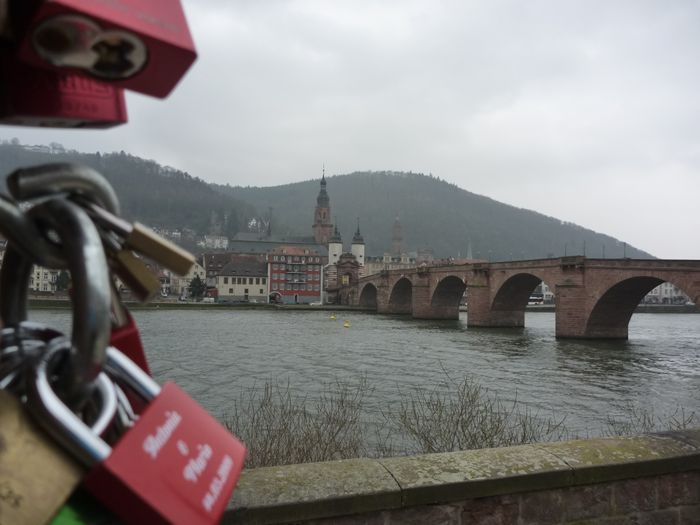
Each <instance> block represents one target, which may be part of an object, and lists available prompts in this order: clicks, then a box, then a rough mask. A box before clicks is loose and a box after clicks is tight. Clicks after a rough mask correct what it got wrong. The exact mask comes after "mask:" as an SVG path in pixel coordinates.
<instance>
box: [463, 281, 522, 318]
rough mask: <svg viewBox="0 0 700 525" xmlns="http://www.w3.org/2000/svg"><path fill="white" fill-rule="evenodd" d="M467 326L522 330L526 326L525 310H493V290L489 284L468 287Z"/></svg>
mask: <svg viewBox="0 0 700 525" xmlns="http://www.w3.org/2000/svg"><path fill="white" fill-rule="evenodd" d="M467 289H468V290H469V292H468V298H469V299H468V302H467V326H480V327H494V328H497V327H502V328H521V327H523V326H525V310H524V309H522V310H517V309H516V310H512V309H510V310H493V309H492V308H491V288H490V286H489V285H488V283H487V284H470V285H467Z"/></svg>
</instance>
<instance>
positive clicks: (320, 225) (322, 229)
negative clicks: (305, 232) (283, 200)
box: [313, 168, 333, 244]
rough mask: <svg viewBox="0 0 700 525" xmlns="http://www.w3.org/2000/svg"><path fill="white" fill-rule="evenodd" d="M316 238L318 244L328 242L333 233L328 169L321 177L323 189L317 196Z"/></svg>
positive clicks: (314, 230) (315, 215) (314, 227)
mask: <svg viewBox="0 0 700 525" xmlns="http://www.w3.org/2000/svg"><path fill="white" fill-rule="evenodd" d="M313 232H314V240H315V241H316V244H327V243H328V240H329V239H330V238H331V235H332V234H333V225H332V224H331V203H330V199H329V198H328V193H326V170H325V168H324V170H323V176H322V177H321V190H320V191H319V192H318V197H316V211H315V212H314V225H313Z"/></svg>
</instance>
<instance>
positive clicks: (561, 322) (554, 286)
mask: <svg viewBox="0 0 700 525" xmlns="http://www.w3.org/2000/svg"><path fill="white" fill-rule="evenodd" d="M540 282H544V283H546V284H547V286H549V288H550V289H551V290H552V291H553V292H554V295H555V317H556V336H557V337H571V338H612V339H626V338H627V333H628V324H629V320H630V318H631V317H632V314H633V313H634V310H635V308H636V307H637V305H638V304H639V303H640V301H641V300H642V298H643V297H644V296H645V295H646V294H647V293H648V292H650V291H651V290H652V289H654V288H655V287H656V286H658V285H659V284H661V283H663V282H670V283H672V284H674V285H675V286H677V287H678V288H680V289H681V290H682V291H683V292H685V293H686V294H687V295H688V296H689V297H690V298H691V300H692V301H693V302H694V303H695V304H696V305H698V306H700V261H697V260H659V259H588V258H585V257H581V256H575V257H562V258H557V259H540V260H532V261H515V262H494V263H486V262H484V263H473V264H464V265H450V266H427V267H419V268H413V269H410V270H385V271H382V272H381V273H378V274H374V275H369V276H367V277H363V278H361V279H359V281H358V282H357V283H356V284H355V285H353V286H349V287H345V288H342V289H341V290H340V291H339V300H340V302H341V303H342V304H349V305H359V306H364V307H367V308H376V311H377V312H378V313H386V314H410V315H412V316H413V317H415V318H419V319H457V318H458V317H459V305H460V301H461V300H462V297H463V296H464V294H465V291H466V296H467V298H468V301H467V325H468V326H480V327H522V326H524V323H525V307H526V306H527V303H528V299H529V297H530V294H531V293H532V292H533V290H534V289H535V288H536V287H537V285H538V284H539V283H540Z"/></svg>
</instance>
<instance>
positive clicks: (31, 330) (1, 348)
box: [0, 321, 67, 393]
mask: <svg viewBox="0 0 700 525" xmlns="http://www.w3.org/2000/svg"><path fill="white" fill-rule="evenodd" d="M57 338H62V339H63V340H65V341H67V339H66V338H65V336H64V335H63V334H62V333H61V332H59V331H58V330H54V329H53V328H49V327H48V326H46V325H44V324H41V323H33V322H31V321H24V322H22V323H20V324H19V325H17V326H12V327H8V328H3V329H2V330H0V390H10V391H13V392H17V393H20V392H21V393H23V392H24V390H23V387H24V382H23V379H24V377H23V374H22V372H23V370H24V366H25V364H26V361H27V360H30V361H31V360H32V359H36V358H38V357H39V356H40V355H41V354H42V353H43V352H44V351H45V349H46V345H47V344H48V343H49V342H50V341H53V340H55V339H57Z"/></svg>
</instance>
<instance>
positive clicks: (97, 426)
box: [26, 345, 118, 466]
mask: <svg viewBox="0 0 700 525" xmlns="http://www.w3.org/2000/svg"><path fill="white" fill-rule="evenodd" d="M64 353H65V354H66V355H65V356H62V354H64ZM69 354H70V347H69V346H61V345H54V346H53V347H51V348H49V349H48V350H47V352H45V353H44V354H43V355H42V356H41V357H40V358H39V359H37V360H36V361H35V362H34V363H33V367H32V372H33V373H32V375H31V377H29V379H28V381H27V391H26V393H27V403H26V406H27V408H28V409H29V412H30V413H31V414H32V416H34V418H35V420H36V421H37V423H38V424H39V425H40V426H41V427H42V428H44V430H46V432H47V433H49V434H50V435H51V436H53V438H54V439H56V440H57V441H58V442H59V443H60V444H61V445H62V446H63V447H64V448H66V449H67V450H68V451H69V452H70V453H72V454H73V455H74V456H75V457H76V458H77V459H78V460H80V461H81V463H82V464H83V465H85V466H90V465H92V464H94V461H92V463H90V462H87V459H88V458H96V457H107V456H108V455H109V453H110V452H111V448H110V447H109V445H107V444H106V443H105V442H104V441H103V440H102V439H101V438H100V437H99V436H101V435H102V434H103V433H105V432H106V431H107V429H108V428H109V426H110V425H111V424H112V422H113V421H114V418H115V416H116V414H117V404H118V401H117V394H116V391H115V386H114V383H112V381H111V380H110V379H109V377H107V374H105V373H104V372H102V373H100V374H99V375H98V376H97V379H96V380H95V392H96V393H97V394H98V395H99V398H100V413H99V416H98V417H97V419H96V420H95V422H94V423H93V424H92V426H90V427H89V426H87V425H86V424H85V422H83V420H82V419H80V418H79V417H78V416H77V415H76V414H75V413H74V412H73V411H72V410H71V409H70V408H68V406H67V405H66V404H65V403H64V402H63V401H62V400H61V399H60V398H59V397H58V395H57V394H56V392H55V391H54V389H53V387H52V385H51V381H50V377H51V376H52V375H53V374H54V372H55V368H56V367H57V366H58V364H59V361H60V359H61V357H69ZM85 447H87V452H86V451H85Z"/></svg>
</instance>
